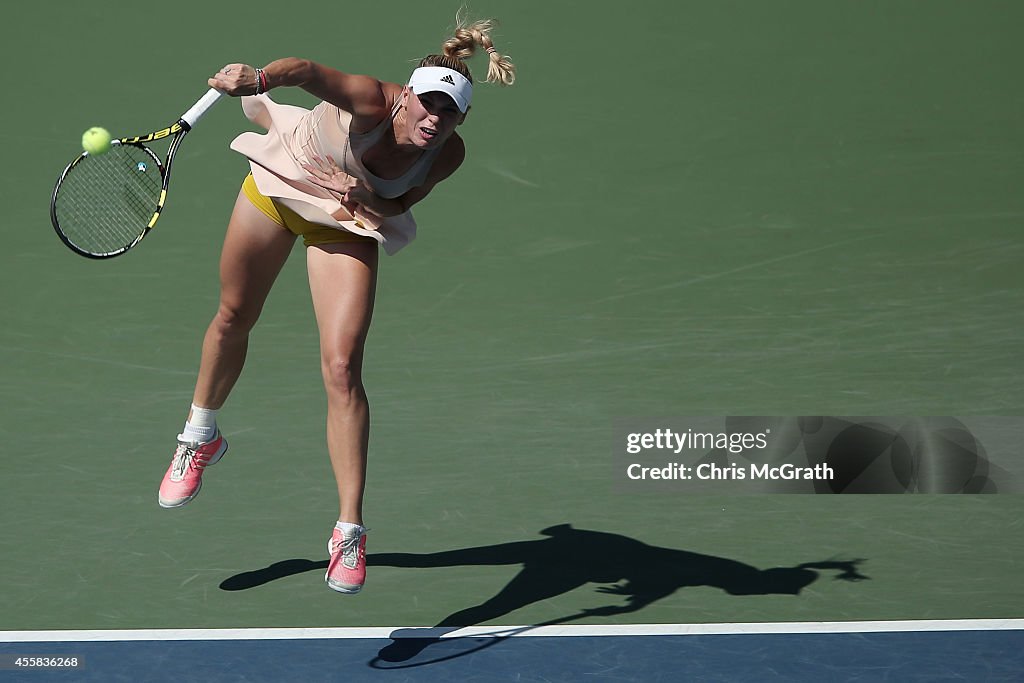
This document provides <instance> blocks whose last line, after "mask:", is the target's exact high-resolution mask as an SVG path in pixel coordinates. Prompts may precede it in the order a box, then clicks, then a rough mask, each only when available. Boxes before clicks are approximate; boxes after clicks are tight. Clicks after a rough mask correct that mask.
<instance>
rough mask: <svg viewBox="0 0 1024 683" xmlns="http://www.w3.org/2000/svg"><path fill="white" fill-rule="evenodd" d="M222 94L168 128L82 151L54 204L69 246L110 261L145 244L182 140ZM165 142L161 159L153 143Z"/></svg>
mask: <svg viewBox="0 0 1024 683" xmlns="http://www.w3.org/2000/svg"><path fill="white" fill-rule="evenodd" d="M222 94H223V93H221V92H220V91H219V90H214V89H212V88H211V89H210V90H209V91H208V92H207V93H206V94H205V95H203V96H202V97H201V98H200V99H199V101H198V102H196V103H195V104H194V105H192V107H191V108H190V109H189V110H188V111H187V112H185V113H184V114H182V115H181V118H179V119H178V120H177V121H176V122H175V123H173V124H171V125H170V126H168V127H167V128H161V129H160V130H157V131H154V132H152V133H147V134H145V135H137V136H135V137H127V138H121V139H119V140H112V141H111V148H110V150H109V151H108V152H106V153H104V154H89V153H88V152H82V154H80V155H79V156H78V157H77V158H76V159H75V160H73V161H72V162H71V163H70V164H68V165H67V167H66V168H65V169H64V172H63V173H61V174H60V178H58V179H57V186H56V187H55V188H54V189H53V197H52V199H51V200H50V220H51V222H52V223H53V229H54V230H56V231H57V235H58V236H59V237H60V239H61V240H62V241H63V242H64V244H66V245H67V246H68V247H69V248H70V249H71V250H72V251H74V252H75V253H77V254H81V255H82V256H87V257H89V258H94V259H104V258H111V257H114V256H119V255H121V254H123V253H125V252H126V251H128V250H129V249H131V248H132V247H134V246H135V245H136V244H138V243H139V242H141V241H142V238H143V237H145V236H146V235H147V234H148V233H149V231H150V230H152V229H153V226H154V225H156V222H157V219H159V218H160V212H161V211H163V208H164V203H165V202H166V201H167V186H168V183H169V182H170V179H171V163H172V162H173V161H174V155H175V154H176V153H177V152H178V147H180V146H181V141H182V140H183V139H185V135H186V134H187V133H188V132H189V131H190V130H192V127H193V126H195V125H196V122H197V121H199V119H200V118H201V117H202V116H203V114H205V113H206V112H207V110H208V109H209V108H210V107H212V106H213V104H214V103H215V102H216V101H217V100H218V99H220V97H221V95H222ZM165 138H170V139H171V144H170V147H169V148H168V150H167V156H166V158H165V159H164V160H161V159H160V157H159V156H157V154H156V152H154V151H153V150H152V149H150V148H149V147H147V144H148V143H153V142H155V141H158V140H163V139H165Z"/></svg>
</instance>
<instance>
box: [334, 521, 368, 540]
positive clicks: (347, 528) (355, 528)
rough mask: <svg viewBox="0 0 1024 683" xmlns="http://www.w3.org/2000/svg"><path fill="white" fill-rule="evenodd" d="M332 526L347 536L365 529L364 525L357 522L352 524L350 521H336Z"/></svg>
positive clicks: (349, 536)
mask: <svg viewBox="0 0 1024 683" xmlns="http://www.w3.org/2000/svg"><path fill="white" fill-rule="evenodd" d="M334 528H336V529H338V530H339V531H341V533H343V534H345V536H346V537H348V538H351V537H352V536H354V535H356V534H357V533H360V534H361V533H363V532H365V531H366V528H365V527H363V526H361V525H359V524H352V523H351V522H338V523H337V524H335V525H334Z"/></svg>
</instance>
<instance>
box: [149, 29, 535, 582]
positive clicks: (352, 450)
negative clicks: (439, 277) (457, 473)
mask: <svg viewBox="0 0 1024 683" xmlns="http://www.w3.org/2000/svg"><path fill="white" fill-rule="evenodd" d="M491 28H492V22H491V21H479V22H475V23H472V24H464V23H460V26H459V28H458V29H457V30H456V31H455V35H454V36H453V37H452V38H450V39H449V40H447V41H446V42H445V43H444V46H443V50H442V53H441V54H437V55H430V56H428V57H425V58H424V59H423V60H421V61H420V63H419V66H418V67H417V68H416V69H415V70H414V71H413V72H412V75H411V76H410V78H409V81H408V83H406V84H405V85H399V84H397V83H387V82H383V81H379V80H377V79H375V78H372V77H369V76H358V75H352V74H348V73H343V72H341V71H337V70H334V69H331V68H328V67H326V66H323V65H320V64H317V63H314V62H311V61H308V60H303V59H295V58H286V59H279V60H277V61H274V62H271V63H270V64H267V65H266V66H265V67H263V68H261V69H260V68H253V67H252V66H249V65H247V64H228V65H227V66H225V67H224V68H223V69H221V70H220V71H219V72H218V73H217V74H215V75H214V76H213V77H212V78H210V80H209V84H210V86H211V87H214V88H217V89H218V90H221V91H223V92H225V93H227V94H229V95H233V96H242V108H243V111H244V112H245V114H246V116H248V117H249V119H251V120H252V121H253V122H255V123H257V124H259V125H261V126H262V127H264V128H266V129H267V134H265V135H261V134H257V133H243V134H242V135H239V136H238V137H237V138H236V139H235V140H234V141H233V142H232V144H231V147H232V149H235V150H236V151H238V152H241V153H242V154H244V155H245V156H246V157H248V159H249V160H250V167H251V171H252V172H251V173H250V174H249V176H248V177H246V179H245V181H244V183H243V185H242V189H241V191H240V192H239V194H238V198H237V200H236V201H235V207H234V210H233V212H232V215H231V219H230V221H229V222H228V227H227V234H226V236H225V239H224V246H223V251H222V254H221V260H220V278H221V294H220V306H219V309H218V311H217V313H216V315H215V316H214V318H213V321H212V322H211V323H210V326H209V328H208V329H207V331H206V336H205V338H204V340H203V349H202V360H201V362H200V366H199V375H198V379H197V382H196V387H195V393H194V395H193V399H192V407H191V410H190V412H189V416H188V420H187V422H186V423H185V428H184V430H183V432H182V433H181V434H180V435H178V446H177V449H176V450H175V452H174V456H173V458H172V460H171V464H170V467H168V469H167V473H166V475H165V476H164V479H163V481H162V482H161V485H160V492H159V503H160V505H161V506H162V507H167V508H173V507H179V506H181V505H184V504H186V503H188V502H189V501H190V500H192V498H194V497H195V496H196V494H197V493H198V492H199V487H200V485H201V483H202V476H203V471H204V469H205V468H206V467H207V466H209V465H212V464H214V463H216V462H217V461H218V460H220V458H221V456H223V455H224V452H225V451H226V450H227V442H226V441H225V439H224V436H223V435H221V433H220V431H219V430H218V428H217V422H216V417H217V411H218V410H219V409H220V408H221V406H222V405H223V404H224V402H225V400H226V399H227V397H228V394H229V393H230V392H231V389H232V387H233V386H234V384H235V381H236V380H237V379H238V377H239V374H240V373H241V370H242V366H243V364H244V362H245V355H246V348H247V342H248V337H249V332H250V330H251V329H252V327H253V325H255V323H256V320H257V318H258V317H259V315H260V310H261V309H262V307H263V303H264V301H265V300H266V298H267V295H268V294H269V292H270V288H271V286H272V285H273V283H274V280H275V278H276V277H277V275H278V273H279V272H280V271H281V268H282V266H283V265H284V262H285V260H286V259H287V257H288V254H289V252H290V251H291V249H292V245H293V243H294V241H295V239H296V237H297V236H302V238H303V241H304V243H305V245H306V263H307V270H308V274H309V288H310V293H311V295H312V299H313V309H314V312H315V315H316V321H317V326H318V327H319V331H320V362H321V368H322V371H323V380H324V387H325V389H326V393H327V448H328V452H329V454H330V460H331V465H332V468H333V470H334V476H335V479H336V480H337V485H338V498H339V501H340V503H339V507H340V510H339V516H338V522H337V524H336V525H335V528H334V531H333V534H332V536H331V539H330V541H329V542H328V552H329V554H330V563H329V566H328V569H327V575H326V581H327V585H328V586H329V587H330V588H332V589H334V590H336V591H338V592H341V593H356V592H358V591H359V590H360V589H361V588H362V586H363V583H364V581H365V577H366V550H365V548H366V529H365V528H364V526H363V513H362V506H363V491H364V486H365V476H366V459H367V447H368V443H369V415H370V412H369V405H368V402H367V398H366V393H365V391H364V389H363V383H362V376H361V369H362V360H363V346H364V343H365V341H366V335H367V331H368V329H369V326H370V318H371V314H372V312H373V301H374V292H375V288H376V279H377V254H378V249H379V247H381V246H383V248H384V250H385V251H386V252H388V253H389V254H390V253H394V252H396V251H398V250H399V249H401V248H402V247H403V246H405V245H406V244H408V243H409V241H411V240H412V239H413V237H414V236H415V231H416V223H415V221H414V220H413V217H412V214H411V213H410V209H411V208H412V206H413V205H414V204H416V203H417V202H419V201H421V200H422V199H423V198H424V197H426V196H427V195H428V194H430V191H431V190H432V189H433V188H434V186H435V185H437V184H438V183H439V182H441V181H442V180H445V179H446V178H448V177H449V176H450V175H451V174H452V173H454V172H455V171H456V169H458V168H459V166H460V165H461V164H462V161H463V158H464V156H465V153H466V151H465V145H464V143H463V140H462V138H461V137H459V135H458V134H457V133H456V131H455V129H456V128H457V127H458V126H459V125H460V124H461V123H462V122H463V121H465V118H466V114H467V113H468V111H469V108H470V102H471V99H472V94H473V83H472V76H471V75H470V72H469V68H468V67H467V66H466V63H465V60H466V59H468V58H469V57H470V56H471V55H473V54H474V52H475V51H476V50H477V48H482V49H483V50H485V51H486V54H487V59H488V70H487V80H488V81H492V82H497V83H500V84H503V85H511V83H512V82H513V80H514V76H515V71H514V67H513V65H512V64H511V62H509V60H508V59H507V58H505V57H503V56H501V55H500V54H499V53H498V52H497V51H496V50H495V49H494V45H493V43H492V41H491V38H490V30H491ZM286 86H297V87H301V88H302V89H304V90H306V91H307V92H309V93H311V94H313V95H315V96H316V97H317V98H319V99H320V100H321V103H320V104H318V105H317V106H316V107H314V108H313V109H312V110H306V109H303V108H300V107H293V106H288V105H282V104H278V103H275V102H274V101H273V100H271V99H270V98H269V97H268V96H267V95H266V93H267V92H268V91H269V90H271V89H274V88H281V87H286Z"/></svg>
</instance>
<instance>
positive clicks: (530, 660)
mask: <svg viewBox="0 0 1024 683" xmlns="http://www.w3.org/2000/svg"><path fill="white" fill-rule="evenodd" d="M931 624H932V625H931V627H932V628H934V622H932V623H931ZM724 626H726V627H731V629H730V628H726V629H724V630H736V631H739V632H735V633H701V632H697V633H689V634H680V633H676V634H671V635H629V634H625V635H615V634H614V633H613V632H612V631H601V633H602V635H590V636H586V635H536V633H537V631H536V630H535V629H530V628H528V627H522V628H518V629H512V630H511V631H506V632H504V634H493V633H492V634H490V635H486V636H473V635H471V636H467V637H459V636H458V635H457V634H452V636H447V635H446V636H445V637H426V638H424V637H418V636H422V635H431V636H436V635H439V632H438V631H437V629H397V630H394V631H392V632H390V633H389V634H388V635H389V636H390V637H379V636H378V635H377V633H378V632H379V633H386V632H387V629H364V631H367V632H373V637H365V638H363V637H350V636H347V637H342V638H310V637H303V636H302V635H301V634H300V633H299V631H298V630H296V634H298V635H299V637H298V638H293V639H287V638H268V637H266V636H265V635H264V636H262V637H255V638H254V639H235V638H234V637H231V638H229V639H220V638H216V639H211V640H195V639H188V640H120V641H95V640H93V641H79V642H74V641H49V642H4V643H2V644H0V661H2V662H3V669H4V670H3V671H2V672H0V678H2V679H3V680H19V681H21V680H24V681H63V680H68V681H133V682H134V681H152V682H154V683H158V682H162V681H340V680H344V681H364V680H370V681H376V680H382V681H385V680H386V681H410V682H412V681H459V682H467V681H645V682H646V681H681V680H693V681H1020V680H1022V679H1024V630H1022V626H1024V624H1020V623H1016V621H1014V622H1003V623H1002V624H1001V625H998V627H997V628H994V629H981V628H973V627H972V628H970V629H969V630H923V631H906V630H896V631H883V630H879V626H878V624H877V623H876V624H873V625H871V626H870V627H868V628H867V629H865V630H864V631H858V632H806V633H793V632H790V633H742V632H741V631H743V629H744V628H753V629H758V628H759V627H763V626H765V625H755V624H748V625H744V624H735V625H724ZM769 626H770V625H769ZM776 626H778V625H776ZM794 626H795V627H797V628H798V627H799V625H794ZM809 626H811V627H814V626H815V625H814V624H811V625H809ZM833 626H835V625H833ZM652 628H654V629H655V630H658V629H659V628H660V629H661V630H664V631H672V630H673V628H672V625H662V626H661V627H657V626H656V627H652ZM687 628H689V627H686V626H678V627H676V628H675V629H674V630H677V631H685V630H686V629H687ZM692 628H694V630H696V631H701V630H707V628H706V625H704V626H701V625H697V626H694V627H692ZM841 628H845V627H841ZM849 628H850V629H851V630H852V629H856V628H857V626H856V624H850V625H849ZM881 628H883V629H884V628H885V626H884V625H882V626H881ZM903 628H905V627H903ZM940 628H941V626H940ZM637 630H638V629H637V628H635V627H628V628H626V629H625V631H626V632H627V633H636V632H637ZM810 630H811V631H814V630H815V629H814V628H811V629H810ZM531 631H532V632H531ZM254 632H255V630H254ZM135 637H138V636H137V635H136V636H135ZM178 637H184V638H188V637H189V636H188V635H182V634H180V633H179V634H178ZM13 656H26V657H32V656H50V657H61V656H63V657H69V658H70V657H75V658H77V660H78V662H79V667H78V668H77V669H76V670H74V671H68V670H65V671H56V670H53V669H47V670H42V669H40V670H32V671H26V670H21V671H18V670H16V668H17V667H15V666H14V665H13V662H12V658H13Z"/></svg>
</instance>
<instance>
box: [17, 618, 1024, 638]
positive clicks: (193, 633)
mask: <svg viewBox="0 0 1024 683" xmlns="http://www.w3.org/2000/svg"><path fill="white" fill-rule="evenodd" d="M1011 630H1012V631H1015V630H1024V619H941V620H933V619H928V620H912V621H804V622H780V623H745V624H622V625H614V624H595V625H590V626H581V625H574V626H467V627H464V628H460V629H454V630H453V629H450V628H437V627H389V626H375V627H367V628H227V629H221V628H196V629H133V630H123V631H118V630H104V631H84V630H83V631H73V630H68V631H0V643H39V642H57V643H59V642H87V641H131V640H309V639H355V638H364V639H377V640H380V639H389V638H398V639H401V638H471V637H472V638H501V637H520V638H521V637H599V636H696V635H756V634H772V633H789V634H799V633H900V632H911V631H1011Z"/></svg>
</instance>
